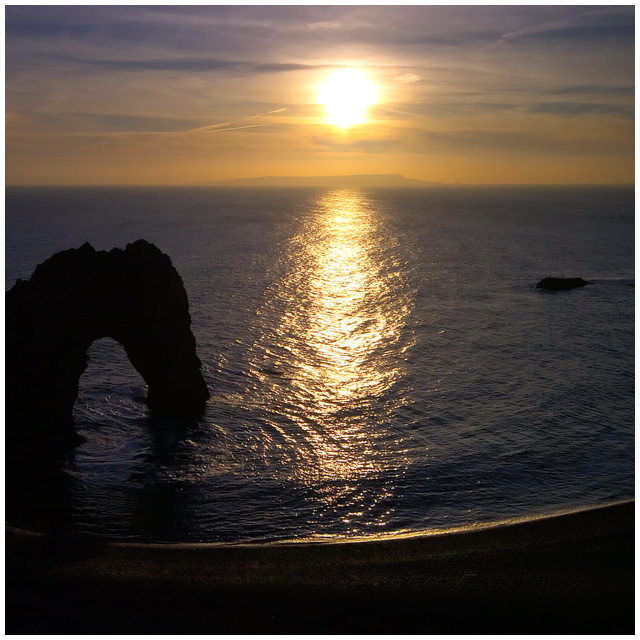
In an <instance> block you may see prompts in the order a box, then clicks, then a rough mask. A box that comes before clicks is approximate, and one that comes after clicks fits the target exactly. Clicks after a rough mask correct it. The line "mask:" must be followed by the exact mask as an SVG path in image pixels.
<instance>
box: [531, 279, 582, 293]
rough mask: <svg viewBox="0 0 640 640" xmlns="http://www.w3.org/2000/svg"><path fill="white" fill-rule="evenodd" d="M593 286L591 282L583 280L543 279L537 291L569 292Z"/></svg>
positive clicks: (537, 286)
mask: <svg viewBox="0 0 640 640" xmlns="http://www.w3.org/2000/svg"><path fill="white" fill-rule="evenodd" d="M588 284H593V283H592V282H590V281H589V280H583V279H582V278H543V279H542V280H540V282H538V284H537V285H536V289H545V290H546V291H569V290H570V289H577V288H579V287H584V286H585V285H588Z"/></svg>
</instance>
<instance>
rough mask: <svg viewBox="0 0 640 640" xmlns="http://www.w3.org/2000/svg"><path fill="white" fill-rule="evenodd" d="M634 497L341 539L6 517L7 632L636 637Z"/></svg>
mask: <svg viewBox="0 0 640 640" xmlns="http://www.w3.org/2000/svg"><path fill="white" fill-rule="evenodd" d="M634 512H635V501H634V500H628V501H623V502H619V503H615V504H610V505H605V506H601V507H594V508H589V509H579V510H574V511H570V512H568V513H567V512H562V513H555V514H553V513H552V514H549V515H546V516H541V517H536V518H524V519H516V521H513V520H511V521H502V522H500V523H494V524H481V525H475V526H468V527H462V528H460V527H458V528H456V529H454V530H453V531H447V532H436V533H434V532H432V533H426V534H407V535H401V536H396V537H384V538H376V539H368V540H353V541H326V542H325V541H313V542H278V543H266V544H261V543H252V544H242V545H229V544H219V543H213V544H211V543H209V544H208V543H182V544H180V543H178V544H161V543H147V544H145V543H134V542H115V541H110V540H109V541H107V540H102V539H99V538H89V537H72V536H71V537H69V536H56V535H52V534H43V533H34V532H26V531H23V530H19V529H15V528H12V527H10V526H8V527H6V531H5V542H6V594H7V595H6V632H7V633H9V634H12V633H42V634H52V633H58V634H60V633H62V634H67V633H86V634H102V633H115V634H121V633H154V634H155V633H163V634H164V633H175V634H184V633H208V634H211V633H215V634H219V633H229V634H237V633H243V634H246V633H251V634H254V633H259V634H262V633H271V634H288V633H304V634H312V633H331V634H333V633H367V634H370V633H373V634H379V633H402V634H407V633H429V634H433V633H445V634H450V633H471V634H486V633H524V634H528V633H569V634H575V633H587V634H593V633H625V634H626V633H629V634H631V633H634V621H635V620H634V608H635V602H634V542H635V539H634V527H635V522H634Z"/></svg>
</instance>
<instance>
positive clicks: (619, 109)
mask: <svg viewBox="0 0 640 640" xmlns="http://www.w3.org/2000/svg"><path fill="white" fill-rule="evenodd" d="M526 110H527V111H528V112H529V113H543V114H549V115H560V116H582V115H613V116H619V117H621V118H634V117H635V109H634V107H633V106H632V105H616V104H602V103H592V102H538V103H536V104H532V105H529V106H528V107H527V108H526Z"/></svg>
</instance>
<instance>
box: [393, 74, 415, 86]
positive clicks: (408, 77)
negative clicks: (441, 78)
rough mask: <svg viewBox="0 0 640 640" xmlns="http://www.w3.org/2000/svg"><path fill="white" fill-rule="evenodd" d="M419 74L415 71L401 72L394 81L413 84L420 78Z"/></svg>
mask: <svg viewBox="0 0 640 640" xmlns="http://www.w3.org/2000/svg"><path fill="white" fill-rule="evenodd" d="M420 79H421V78H420V76H419V75H417V74H415V73H403V74H402V75H399V76H398V77H397V78H396V81H397V82H399V83H401V84H413V83H414V82H418V80H420Z"/></svg>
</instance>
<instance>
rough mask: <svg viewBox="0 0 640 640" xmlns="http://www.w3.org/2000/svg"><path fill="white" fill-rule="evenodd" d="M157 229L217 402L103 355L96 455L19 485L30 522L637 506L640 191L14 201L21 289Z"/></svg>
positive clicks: (294, 525)
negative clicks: (53, 267) (182, 398)
mask: <svg viewBox="0 0 640 640" xmlns="http://www.w3.org/2000/svg"><path fill="white" fill-rule="evenodd" d="M139 238H144V239H146V240H148V241H150V242H153V243H154V244H156V245H157V246H158V247H159V248H160V249H161V250H162V251H164V252H165V253H167V254H168V255H169V256H170V257H171V259H172V261H173V264H174V265H175V267H176V268H177V270H178V272H179V273H180V275H181V276H182V279H183V280H184V283H185V287H186V289H187V293H188V296H189V302H190V310H191V317H192V329H193V332H194V334H195V336H196V341H197V345H198V355H199V357H200V359H201V360H202V363H203V372H204V375H205V379H206V381H207V383H208V385H209V389H210V391H211V399H210V401H209V403H208V405H207V410H206V414H205V416H204V418H203V419H202V420H201V421H200V422H198V423H177V422H172V421H166V420H160V421H158V420H152V419H150V417H149V415H148V412H147V408H146V405H145V402H144V399H145V387H144V383H143V381H142V379H141V378H140V376H139V375H138V374H137V372H136V371H135V370H134V369H133V368H132V366H131V365H130V363H129V362H128V360H127V358H126V356H125V354H124V351H123V350H122V348H121V347H120V345H118V344H117V343H115V342H114V341H112V340H108V339H105V340H100V341H97V342H96V343H94V344H93V346H92V347H91V349H90V354H89V355H90V358H91V361H90V363H89V367H88V369H87V371H86V372H85V374H84V375H83V377H82V379H81V385H80V394H79V397H78V400H77V402H76V407H75V421H76V426H77V429H78V431H79V432H80V433H81V434H82V435H83V436H84V437H85V438H86V442H85V443H84V444H82V445H80V446H79V447H78V448H77V449H76V450H75V451H73V452H71V453H69V454H68V455H66V456H64V457H63V458H62V459H61V460H60V461H58V462H57V463H56V464H55V465H54V466H53V468H52V469H47V470H44V471H42V472H41V473H40V474H37V475H33V476H31V475H29V474H27V475H29V477H28V479H26V480H25V479H24V478H23V479H21V480H20V481H19V483H20V486H21V490H20V495H21V498H20V500H18V501H15V500H14V501H11V500H10V501H9V503H8V504H9V506H8V511H7V518H8V520H9V521H10V522H13V523H14V524H19V525H22V526H29V527H32V528H36V529H42V530H55V531H65V532H80V533H84V534H92V535H100V536H108V537H114V538H119V539H126V540H147V541H160V542H169V541H178V540H179V541H208V542H257V541H260V542H266V541H276V540H290V539H312V540H323V539H336V538H349V537H354V536H369V535H384V534H392V533H398V532H414V531H424V530H433V529H442V528H449V527H453V526H457V525H462V524H470V523H475V522H487V521H492V520H496V519H501V518H510V517H520V516H532V515H536V514H542V513H546V512H548V511H551V510H556V509H570V508H576V507H582V506H588V505H595V504H601V503H605V502H609V501H613V500H618V499H622V498H628V497H632V496H633V494H634V447H633V443H634V434H633V429H634V284H635V280H634V277H635V274H634V192H633V189H632V188H613V187H611V188H597V187H553V188H551V187H548V188H547V187H546V188H542V187H538V188H524V187H519V188H518V187H512V188H507V187H501V188H498V187H485V188H470V187H441V188H432V189H424V190H393V189H378V190H376V189H334V190H332V189H319V188H314V189H312V188H309V189H302V188H300V189H220V188H205V187H203V188H169V187H167V188H143V187H137V188H115V187H114V188H8V189H7V192H6V248H5V250H6V270H5V271H6V287H7V289H8V288H10V287H11V286H13V284H14V283H15V280H16V279H17V278H24V279H26V278H29V277H30V275H31V273H32V272H33V270H34V269H35V267H36V265H37V264H39V263H41V262H43V261H44V260H45V259H47V258H48V257H50V256H51V255H52V254H53V253H55V252H56V251H60V250H63V249H68V248H71V247H79V246H80V245H82V244H83V243H84V242H85V241H89V242H90V243H91V244H92V245H93V246H94V247H95V248H96V249H111V248H113V247H121V248H123V247H125V246H126V244H127V243H130V242H133V241H135V240H137V239H139ZM545 276H580V277H583V278H586V279H588V280H592V281H593V284H591V285H589V286H587V287H584V288H582V289H576V290H573V291H568V292H560V293H550V292H543V291H539V290H535V289H534V286H535V284H536V282H537V281H539V280H540V279H542V278H543V277H545Z"/></svg>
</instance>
